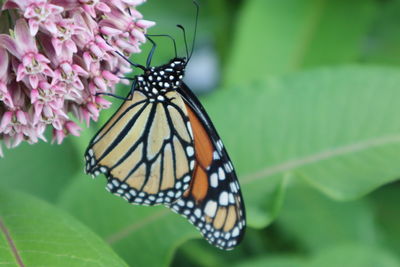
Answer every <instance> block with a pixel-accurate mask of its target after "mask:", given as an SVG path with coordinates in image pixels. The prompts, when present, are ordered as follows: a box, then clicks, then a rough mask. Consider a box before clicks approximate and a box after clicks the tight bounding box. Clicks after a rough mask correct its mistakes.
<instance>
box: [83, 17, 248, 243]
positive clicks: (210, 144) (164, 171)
mask: <svg viewBox="0 0 400 267" xmlns="http://www.w3.org/2000/svg"><path fill="white" fill-rule="evenodd" d="M197 12H198V10H197ZM196 22H197V17H196ZM196 25H197V23H196ZM178 26H179V25H178ZM180 27H181V26H180ZM181 28H182V30H183V33H184V37H185V45H186V48H187V42H186V35H185V31H184V29H183V27H181ZM148 39H149V40H150V41H151V42H152V43H153V48H152V50H151V52H150V54H149V57H148V60H147V66H146V67H144V66H141V65H137V64H134V63H131V64H133V65H134V66H137V67H140V68H142V69H143V71H144V73H143V74H142V75H137V76H136V77H135V78H134V79H133V80H134V82H133V84H132V90H131V92H129V94H128V97H127V98H126V99H125V101H124V103H123V104H122V105H121V107H120V108H119V109H118V110H117V112H116V113H115V114H114V115H113V116H112V117H111V118H110V119H109V121H108V122H107V123H106V124H105V125H104V126H103V127H102V128H101V129H100V130H99V132H98V133H97V134H96V135H95V136H94V137H93V139H92V140H91V141H90V144H89V146H88V148H87V150H86V153H85V159H86V173H88V174H91V175H93V176H97V175H99V174H100V173H103V174H105V175H106V177H107V180H108V182H107V186H106V189H108V190H109V191H110V192H112V193H114V194H116V195H119V196H121V197H123V198H124V199H126V200H127V201H129V202H130V203H132V204H139V205H149V206H152V205H160V204H163V205H165V206H167V207H169V208H170V209H172V210H173V211H174V212H176V213H179V214H181V215H183V216H184V217H186V218H187V219H188V220H189V221H190V222H191V223H192V224H194V225H195V226H196V227H197V228H198V229H199V230H200V232H201V233H202V235H203V236H204V237H205V238H206V240H207V241H208V242H209V243H211V244H212V245H215V246H216V247H218V248H221V249H225V250H230V249H233V248H234V247H235V246H236V245H237V244H238V243H239V242H240V241H241V240H242V238H243V235H244V230H245V224H246V221H245V209H244V204H243V200H242V195H241V191H240V187H239V183H238V180H237V176H236V174H235V170H234V168H233V165H232V163H231V160H230V158H229V156H228V153H227V152H226V150H225V148H224V146H223V144H222V142H221V139H220V137H219V135H218V133H217V131H216V130H215V128H214V126H213V124H212V122H211V120H210V118H209V116H208V115H207V113H206V111H205V109H204V108H203V106H202V105H201V103H200V102H199V100H198V99H197V97H196V96H195V95H194V94H193V93H192V92H191V90H190V89H189V88H188V87H187V86H186V84H185V83H183V81H182V79H183V76H184V72H185V68H186V65H187V63H188V61H189V59H190V57H191V55H192V52H193V48H192V51H191V53H190V55H189V53H188V52H187V57H183V58H182V57H177V56H176V57H175V58H173V59H172V60H171V61H170V62H168V63H167V64H164V65H161V66H158V67H150V61H151V57H152V55H153V52H154V49H155V47H156V46H155V43H154V42H153V41H152V40H151V39H150V38H149V37H148ZM193 42H194V41H193ZM174 45H175V43H174ZM175 47H176V45H175ZM186 51H188V50H187V49H186Z"/></svg>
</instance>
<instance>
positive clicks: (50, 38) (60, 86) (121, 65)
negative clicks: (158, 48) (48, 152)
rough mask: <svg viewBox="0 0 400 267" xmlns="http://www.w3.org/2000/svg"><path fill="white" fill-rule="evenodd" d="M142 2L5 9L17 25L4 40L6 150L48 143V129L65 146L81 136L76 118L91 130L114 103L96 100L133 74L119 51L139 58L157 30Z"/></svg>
mask: <svg viewBox="0 0 400 267" xmlns="http://www.w3.org/2000/svg"><path fill="white" fill-rule="evenodd" d="M143 2H145V0H110V1H105V0H25V1H18V0H7V1H5V3H4V4H3V7H2V8H3V11H2V12H3V15H4V13H5V12H8V14H7V16H8V18H9V19H10V20H11V21H12V22H13V25H12V26H11V27H13V29H10V30H9V33H8V32H7V33H2V34H0V140H2V141H3V142H4V144H5V145H6V146H7V147H15V146H17V145H19V144H20V143H21V142H22V141H27V142H29V143H36V142H38V140H39V139H42V140H45V141H46V138H45V130H46V129H47V128H48V127H50V128H51V129H52V130H53V141H56V142H57V143H61V142H62V141H63V139H64V138H65V136H66V135H68V134H72V135H79V132H80V127H79V126H78V125H77V124H76V123H75V122H74V121H73V119H74V117H75V118H77V119H78V120H79V121H84V122H86V124H87V125H89V123H90V121H91V120H94V121H96V120H97V119H98V116H99V112H100V111H101V110H102V109H106V108H108V107H109V106H110V102H108V101H106V100H105V99H104V98H103V97H101V96H100V95H97V94H98V93H103V92H113V90H114V87H115V84H116V83H118V82H119V77H120V76H123V75H124V74H125V73H127V72H130V71H131V68H130V66H129V65H128V64H127V63H126V62H125V61H124V60H123V59H122V58H121V57H120V56H119V55H118V54H117V53H115V51H116V50H118V51H119V52H122V53H124V54H125V55H127V56H129V55H130V54H131V53H139V52H140V45H141V44H142V43H144V42H145V41H146V38H145V32H146V29H147V28H149V27H151V26H153V25H154V22H151V21H146V20H143V19H142V15H141V14H140V13H139V12H138V11H137V10H136V6H137V5H139V4H142V3H143ZM3 15H2V18H4V16H3ZM0 23H4V21H3V22H1V21H0ZM0 155H2V149H1V146H0Z"/></svg>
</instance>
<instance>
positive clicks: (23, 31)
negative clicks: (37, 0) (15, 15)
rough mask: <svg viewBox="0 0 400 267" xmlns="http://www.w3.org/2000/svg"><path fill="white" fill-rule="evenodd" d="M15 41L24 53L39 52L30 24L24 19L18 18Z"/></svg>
mask: <svg viewBox="0 0 400 267" xmlns="http://www.w3.org/2000/svg"><path fill="white" fill-rule="evenodd" d="M15 42H16V43H17V44H18V46H19V47H20V50H21V51H22V53H24V54H25V53H28V52H37V51H38V49H37V47H36V42H35V40H34V39H33V37H32V36H31V34H30V32H29V27H28V24H26V21H25V20H24V19H19V20H17V23H16V25H15Z"/></svg>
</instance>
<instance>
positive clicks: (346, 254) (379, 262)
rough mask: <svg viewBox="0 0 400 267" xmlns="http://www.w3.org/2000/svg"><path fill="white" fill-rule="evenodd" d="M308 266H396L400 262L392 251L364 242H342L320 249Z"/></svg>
mask: <svg viewBox="0 0 400 267" xmlns="http://www.w3.org/2000/svg"><path fill="white" fill-rule="evenodd" d="M308 266H310V267H321V266H324V267H337V266H341V267H376V266H379V267H398V266H400V262H399V260H398V258H397V257H396V256H394V255H393V254H392V253H390V252H388V251H386V250H384V249H382V248H379V247H373V246H366V245H364V244H344V245H341V246H337V247H333V248H329V249H326V250H324V251H321V253H319V254H318V255H316V256H315V257H314V259H313V260H312V261H311V264H310V265H308Z"/></svg>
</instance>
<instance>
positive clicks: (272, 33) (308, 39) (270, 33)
mask: <svg viewBox="0 0 400 267" xmlns="http://www.w3.org/2000/svg"><path fill="white" fill-rule="evenodd" d="M244 4H245V6H244V8H243V9H242V12H241V16H240V19H239V22H238V23H237V25H238V26H237V34H236V38H235V41H234V42H233V44H234V46H233V49H232V55H231V60H230V62H228V64H227V69H226V72H225V76H224V81H225V84H226V85H233V84H238V83H243V82H248V81H251V80H258V79H261V78H262V77H265V76H266V75H270V74H282V73H286V72H291V71H295V70H298V69H301V68H303V67H310V66H317V65H327V64H341V63H350V62H353V61H355V60H356V59H357V58H358V57H359V56H360V54H361V51H362V50H361V44H362V42H361V41H362V40H363V38H364V37H365V35H366V33H367V31H368V29H369V25H370V22H371V20H372V19H373V18H374V16H375V13H376V7H375V5H376V4H375V2H374V1H372V0H355V1H346V0H339V1H338V0H302V1H299V0H289V1H275V0H267V1H265V0H249V1H245V2H244ZM349 21H351V23H349Z"/></svg>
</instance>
